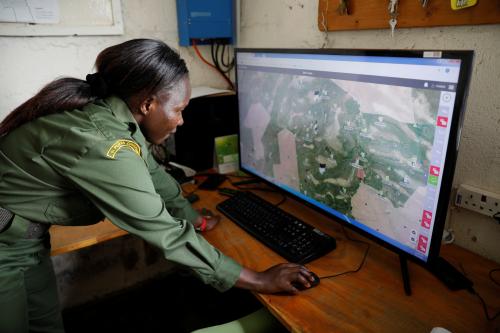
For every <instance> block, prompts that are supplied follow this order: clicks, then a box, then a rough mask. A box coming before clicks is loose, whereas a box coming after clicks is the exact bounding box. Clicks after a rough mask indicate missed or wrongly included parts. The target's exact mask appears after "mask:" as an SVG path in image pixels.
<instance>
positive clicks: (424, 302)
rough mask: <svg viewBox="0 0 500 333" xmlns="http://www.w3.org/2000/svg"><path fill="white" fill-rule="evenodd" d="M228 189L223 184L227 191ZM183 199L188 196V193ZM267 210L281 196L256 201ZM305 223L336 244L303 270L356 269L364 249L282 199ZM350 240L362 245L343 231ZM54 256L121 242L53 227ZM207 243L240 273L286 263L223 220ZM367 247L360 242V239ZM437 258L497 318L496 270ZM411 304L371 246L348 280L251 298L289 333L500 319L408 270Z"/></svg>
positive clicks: (481, 325)
mask: <svg viewBox="0 0 500 333" xmlns="http://www.w3.org/2000/svg"><path fill="white" fill-rule="evenodd" d="M226 185H227V184H225V186H226ZM186 189H187V191H190V190H192V189H194V187H193V185H187V187H186ZM257 193H258V194H259V195H263V196H264V197H266V198H267V199H268V200H269V201H270V202H278V201H280V200H281V199H282V197H281V195H280V194H276V193H261V192H257ZM197 194H198V195H199V196H200V198H201V200H200V201H198V202H196V203H195V204H194V206H195V207H197V208H202V207H206V208H209V209H211V210H212V211H214V212H215V211H216V210H215V205H216V204H217V203H218V202H220V201H221V200H223V199H224V198H225V197H223V196H221V195H219V194H218V193H217V192H210V191H202V190H198V191H197ZM281 207H282V208H283V209H285V210H287V211H289V212H290V213H292V214H294V215H295V216H297V217H299V218H301V219H303V220H304V221H306V222H308V223H310V224H312V225H314V226H316V227H318V228H319V229H321V230H323V231H324V232H326V233H328V234H331V235H333V236H334V237H336V239H337V249H336V250H335V251H333V252H331V253H330V254H328V255H326V256H324V257H322V258H320V259H318V260H315V261H313V262H312V263H311V264H309V265H307V266H308V267H309V268H310V269H311V270H312V271H314V272H315V273H317V274H318V275H319V276H320V277H321V276H327V275H333V274H335V273H339V272H343V271H347V270H352V269H355V268H357V266H358V265H359V263H360V262H361V259H362V256H363V253H364V249H365V248H364V245H363V244H359V243H355V242H351V241H349V240H347V239H346V238H345V236H344V235H343V233H342V232H341V229H340V226H339V225H338V224H337V223H335V222H332V221H331V220H329V219H327V218H325V217H324V216H323V215H321V214H319V213H317V212H314V211H313V210H311V209H309V208H307V207H305V206H303V205H301V204H299V203H297V202H295V201H294V200H291V199H288V200H287V201H286V202H285V203H284V204H283V205H282V206H281ZM348 233H349V234H350V235H351V237H352V238H356V239H361V237H360V236H359V235H357V234H355V233H354V232H351V231H348ZM51 234H52V246H53V248H52V254H59V253H63V252H67V251H71V250H75V249H78V248H81V247H85V246H90V245H92V244H95V243H98V242H100V241H104V240H107V239H111V238H114V237H118V236H121V235H124V234H126V232H125V231H122V230H120V229H118V228H116V227H114V226H113V225H112V224H111V223H109V222H101V223H99V224H96V225H93V226H88V227H71V228H67V227H53V228H51ZM204 235H205V237H206V238H207V240H208V241H209V242H211V243H212V244H213V245H215V246H216V247H218V248H219V249H221V250H222V251H223V252H224V253H225V254H227V255H229V256H231V257H233V258H234V259H235V260H237V261H238V262H240V263H242V264H243V265H245V266H247V267H250V268H252V269H255V270H264V269H266V268H269V267H270V266H272V265H274V264H277V263H280V262H284V259H282V258H281V257H280V256H278V255H277V254H275V253H274V252H272V251H271V250H269V249H268V248H266V247H265V246H264V245H262V244H261V243H259V242H258V241H256V240H255V239H253V238H252V237H251V236H249V235H248V234H247V233H246V232H245V231H243V230H242V229H241V228H239V227H238V226H236V225H235V224H234V223H233V222H231V221H230V220H228V219H227V218H225V217H224V218H223V219H222V221H221V223H220V225H219V226H218V227H217V228H215V229H214V230H212V231H210V232H207V233H205V234H204ZM363 240H366V239H363ZM442 255H443V257H445V258H446V259H448V260H449V261H450V262H451V263H452V264H454V265H455V267H460V266H462V267H463V269H464V270H465V272H466V273H467V276H468V277H469V278H470V279H471V280H472V281H473V282H474V285H475V289H476V290H477V292H478V293H479V294H480V295H481V296H482V297H483V298H484V299H485V301H486V303H487V304H488V305H489V311H490V313H493V311H498V310H500V287H498V286H496V285H495V284H494V283H493V282H491V281H490V280H489V278H488V272H489V270H491V269H492V268H495V267H498V265H497V264H495V263H493V262H491V261H489V260H486V259H484V258H481V257H479V256H477V255H475V254H473V253H471V252H469V251H466V250H463V249H461V248H459V247H457V246H453V245H447V246H444V247H443V249H442ZM409 272H410V281H411V287H412V291H413V295H412V296H405V294H404V290H403V283H402V280H401V271H400V267H399V259H398V256H397V255H395V254H394V253H393V252H390V251H389V250H387V249H385V248H383V247H381V246H379V245H376V244H372V245H371V248H370V251H369V254H368V257H367V260H366V263H365V265H364V267H363V268H362V269H361V270H360V271H359V272H358V273H354V274H347V275H343V276H339V277H336V278H333V279H323V280H321V283H320V284H319V285H318V286H317V287H315V288H313V289H309V290H306V291H303V292H301V293H300V295H298V296H286V295H261V294H258V293H255V296H256V297H257V298H258V299H259V300H260V301H261V302H262V303H263V304H264V305H265V306H266V307H267V308H268V309H269V310H270V311H271V312H272V313H273V314H274V315H275V316H276V318H278V319H279V320H280V321H281V322H282V323H283V324H284V325H285V326H286V327H287V328H288V329H289V330H290V331H292V332H321V333H323V332H419V333H422V332H425V333H427V332H430V331H431V329H432V328H433V327H436V326H441V327H445V328H447V329H448V330H450V331H452V332H453V333H459V332H495V329H497V330H498V329H499V328H500V318H497V319H496V320H495V321H493V322H488V321H487V320H486V319H485V317H484V314H483V310H482V306H481V304H480V301H479V299H478V298H477V297H476V296H474V295H471V294H470V293H468V292H466V291H458V292H452V291H449V290H448V289H447V288H446V287H445V286H444V285H443V284H442V283H441V282H440V281H438V280H437V279H436V278H435V277H433V276H432V275H431V274H430V273H429V272H427V271H426V270H424V269H423V268H422V267H420V266H418V265H416V264H413V263H409Z"/></svg>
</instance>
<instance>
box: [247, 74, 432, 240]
mask: <svg viewBox="0 0 500 333" xmlns="http://www.w3.org/2000/svg"><path fill="white" fill-rule="evenodd" d="M238 76H239V83H240V86H239V91H240V105H241V106H242V107H241V108H240V112H242V117H241V119H242V123H241V124H240V135H241V145H242V147H241V148H242V152H247V153H246V154H242V156H241V158H242V163H243V164H244V165H246V166H248V167H250V168H253V169H254V170H256V171H257V172H260V173H262V174H264V175H267V176H271V177H272V178H274V179H275V180H277V181H278V182H279V183H281V184H283V185H286V186H288V187H290V188H293V189H295V190H296V191H298V192H300V193H303V194H305V195H307V196H309V197H311V198H313V199H314V200H316V201H318V202H320V203H323V204H325V205H327V206H329V207H332V208H334V209H335V210H337V211H338V212H340V213H342V214H345V215H346V216H348V217H350V218H354V219H355V220H357V221H360V222H362V223H363V224H365V225H367V226H369V227H370V228H372V229H374V230H377V231H380V232H383V233H384V234H386V235H387V236H389V237H392V238H394V239H396V240H398V241H400V242H402V243H404V244H408V245H411V246H414V244H412V243H413V242H410V240H409V237H408V235H409V233H410V232H411V231H412V230H416V229H417V228H418V226H419V225H420V223H421V221H420V219H419V218H416V217H417V216H422V214H421V212H422V207H423V206H424V204H423V202H424V197H425V194H426V186H427V182H428V174H427V172H428V170H429V164H430V159H431V156H430V154H431V149H432V145H433V140H434V131H435V123H436V117H437V111H438V106H439V98H440V92H439V91H435V90H427V89H417V88H409V87H400V86H391V85H383V84H374V83H365V82H359V81H344V80H335V79H327V78H314V77H309V76H300V75H288V74H280V73H262V72H255V71H241V73H238ZM245 145H246V147H243V146H245Z"/></svg>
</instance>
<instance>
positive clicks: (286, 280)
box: [236, 263, 314, 294]
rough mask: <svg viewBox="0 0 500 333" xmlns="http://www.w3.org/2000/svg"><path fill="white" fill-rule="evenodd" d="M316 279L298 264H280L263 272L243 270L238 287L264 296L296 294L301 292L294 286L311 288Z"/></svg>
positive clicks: (237, 283)
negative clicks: (284, 293)
mask: <svg viewBox="0 0 500 333" xmlns="http://www.w3.org/2000/svg"><path fill="white" fill-rule="evenodd" d="M312 281H314V277H313V276H312V274H311V272H309V270H308V269H307V268H305V267H304V266H301V265H298V264H291V263H287V264H279V265H276V266H273V267H271V268H269V269H267V270H265V271H263V272H255V271H252V270H250V269H248V268H243V270H242V271H241V274H240V278H239V279H238V281H237V282H236V287H239V288H244V289H249V290H253V291H257V292H259V293H263V294H274V293H279V292H287V293H292V294H295V293H297V292H298V291H299V290H298V289H297V287H296V286H294V285H302V286H304V287H305V288H310V287H311V282H312Z"/></svg>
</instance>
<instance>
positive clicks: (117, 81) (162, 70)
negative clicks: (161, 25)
mask: <svg viewBox="0 0 500 333" xmlns="http://www.w3.org/2000/svg"><path fill="white" fill-rule="evenodd" d="M95 67H96V69H97V73H94V74H89V75H87V77H86V81H83V80H79V79H75V78H62V79H58V80H55V81H52V82H51V83H49V84H47V85H46V86H45V87H43V89H42V90H40V92H39V93H38V94H36V95H35V96H33V97H32V98H30V99H29V100H27V101H26V102H24V103H23V104H21V105H20V106H18V107H17V108H16V109H15V110H14V111H12V112H11V113H10V114H9V115H8V116H7V117H6V118H5V119H4V120H3V121H2V122H1V123H0V136H3V135H6V134H7V133H9V132H10V131H12V130H13V129H15V128H17V127H19V126H21V125H23V124H25V123H27V122H29V121H32V120H34V119H36V118H38V117H42V116H46V115H49V114H53V113H57V112H62V111H64V110H73V109H78V108H81V107H83V106H85V105H87V104H89V103H92V102H93V101H95V100H96V99H97V98H103V97H107V96H109V95H110V94H115V95H117V96H119V97H120V98H122V99H123V100H125V101H126V102H127V101H128V99H129V98H130V97H132V96H135V95H138V94H140V95H144V96H147V95H151V94H155V93H157V92H158V91H160V90H161V91H168V90H170V89H171V88H172V87H173V86H174V85H175V84H176V83H177V82H179V81H180V80H181V79H182V78H184V77H185V76H186V75H187V74H188V70H187V67H186V63H185V62H184V60H182V59H181V58H180V57H179V55H178V54H177V53H176V52H175V51H173V50H172V49H171V48H170V47H168V45H166V44H165V43H163V42H162V41H159V40H154V39H133V40H129V41H127V42H124V43H121V44H118V45H114V46H111V47H108V48H106V49H104V50H103V51H102V52H101V53H99V55H98V56H97V60H96V64H95Z"/></svg>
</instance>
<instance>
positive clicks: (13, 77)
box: [0, 0, 225, 119]
mask: <svg viewBox="0 0 500 333" xmlns="http://www.w3.org/2000/svg"><path fill="white" fill-rule="evenodd" d="M122 11H123V20H124V28H125V34H124V35H121V36H78V37H75V36H67V37H0V119H3V118H4V117H5V116H6V115H7V114H8V113H9V112H10V111H12V110H13V109H14V108H15V107H16V106H18V105H19V104H20V103H22V102H23V101H25V100H26V99H28V98H29V97H31V96H32V95H33V94H35V93H36V92H37V91H38V90H40V89H41V88H42V86H43V85H44V84H46V83H48V82H50V81H52V80H53V79H55V78H57V77H61V76H72V77H76V78H80V79H85V76H86V74H88V73H91V72H93V66H94V61H95V58H96V56H97V54H98V53H99V52H100V51H101V50H102V49H104V48H106V47H108V46H111V45H114V44H118V43H120V42H123V41H126V40H129V39H132V38H157V39H161V40H163V41H165V42H166V43H167V44H169V45H170V46H171V47H173V48H175V49H177V50H178V51H180V53H181V56H182V57H183V58H184V59H185V60H186V62H187V63H188V68H189V69H190V71H191V80H192V82H193V85H210V86H214V87H220V88H225V84H224V81H223V79H221V78H220V77H219V76H217V75H214V74H213V72H212V70H211V69H210V68H208V69H207V66H206V65H205V64H203V63H201V62H200V61H199V60H198V58H196V57H195V55H194V52H193V51H192V49H186V48H182V49H180V50H179V46H178V35H177V15H176V6H175V1H174V0H168V1H162V0H141V1H137V0H122ZM0 29H1V27H0ZM201 48H202V50H203V51H204V54H205V55H206V57H208V55H209V53H208V52H207V49H206V48H205V47H201Z"/></svg>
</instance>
